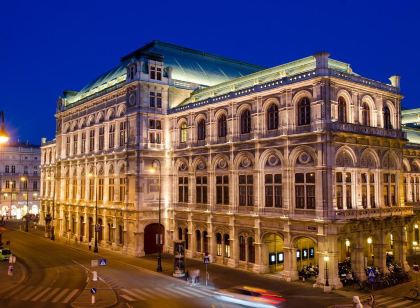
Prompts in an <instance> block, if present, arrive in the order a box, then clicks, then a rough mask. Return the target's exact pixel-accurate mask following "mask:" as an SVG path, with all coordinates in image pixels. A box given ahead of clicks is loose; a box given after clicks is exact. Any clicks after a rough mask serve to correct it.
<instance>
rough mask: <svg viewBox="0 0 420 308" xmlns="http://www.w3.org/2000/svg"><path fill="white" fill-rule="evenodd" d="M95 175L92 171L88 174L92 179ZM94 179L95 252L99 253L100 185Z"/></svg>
mask: <svg viewBox="0 0 420 308" xmlns="http://www.w3.org/2000/svg"><path fill="white" fill-rule="evenodd" d="M95 174H97V172H96V167H95ZM93 176H94V175H93V174H92V173H89V174H88V177H89V178H90V179H92V177H93ZM95 178H96V176H95ZM94 181H95V232H94V234H95V246H94V248H93V252H95V253H97V252H99V249H98V187H97V185H96V180H95V179H94Z"/></svg>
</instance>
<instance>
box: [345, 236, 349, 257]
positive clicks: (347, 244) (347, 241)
mask: <svg viewBox="0 0 420 308" xmlns="http://www.w3.org/2000/svg"><path fill="white" fill-rule="evenodd" d="M346 248H347V257H350V240H346Z"/></svg>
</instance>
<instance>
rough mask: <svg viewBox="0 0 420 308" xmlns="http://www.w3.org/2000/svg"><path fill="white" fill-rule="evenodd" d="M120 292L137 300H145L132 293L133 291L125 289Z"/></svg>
mask: <svg viewBox="0 0 420 308" xmlns="http://www.w3.org/2000/svg"><path fill="white" fill-rule="evenodd" d="M121 291H122V292H124V293H127V294H128V295H130V296H132V297H134V298H136V299H139V300H145V299H144V298H143V297H142V296H141V295H138V294H136V293H134V292H133V290H127V289H121Z"/></svg>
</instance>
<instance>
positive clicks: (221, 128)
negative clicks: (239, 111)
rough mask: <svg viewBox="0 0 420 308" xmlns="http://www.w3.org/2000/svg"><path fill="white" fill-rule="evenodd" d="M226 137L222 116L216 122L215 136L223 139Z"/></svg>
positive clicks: (225, 126)
mask: <svg viewBox="0 0 420 308" xmlns="http://www.w3.org/2000/svg"><path fill="white" fill-rule="evenodd" d="M226 135H227V122H226V116H225V115H224V114H222V115H221V116H220V117H219V119H218V120H217V136H218V137H221V138H223V137H226Z"/></svg>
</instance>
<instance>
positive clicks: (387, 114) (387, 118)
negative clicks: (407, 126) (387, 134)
mask: <svg viewBox="0 0 420 308" xmlns="http://www.w3.org/2000/svg"><path fill="white" fill-rule="evenodd" d="M383 111H384V128H386V129H392V123H391V112H390V111H389V108H388V106H385V107H384V109H383Z"/></svg>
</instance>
